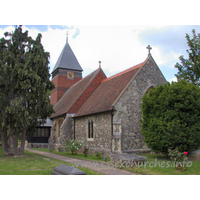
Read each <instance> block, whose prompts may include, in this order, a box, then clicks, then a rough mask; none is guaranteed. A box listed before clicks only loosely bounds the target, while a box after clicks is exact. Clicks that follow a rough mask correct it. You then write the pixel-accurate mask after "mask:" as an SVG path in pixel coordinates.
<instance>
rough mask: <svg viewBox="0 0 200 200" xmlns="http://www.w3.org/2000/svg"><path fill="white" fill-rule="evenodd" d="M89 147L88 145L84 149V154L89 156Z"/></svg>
mask: <svg viewBox="0 0 200 200" xmlns="http://www.w3.org/2000/svg"><path fill="white" fill-rule="evenodd" d="M88 151H89V148H87V147H86V146H85V147H84V150H83V154H84V156H85V157H87V156H88V154H89V152H88Z"/></svg>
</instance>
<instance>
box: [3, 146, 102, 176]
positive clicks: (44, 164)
mask: <svg viewBox="0 0 200 200" xmlns="http://www.w3.org/2000/svg"><path fill="white" fill-rule="evenodd" d="M61 164H65V165H70V166H71V163H66V162H63V161H60V160H56V159H53V158H47V157H45V156H42V155H37V154H34V153H31V152H28V151H24V155H23V156H21V157H13V156H5V155H4V153H3V150H2V147H0V175H50V174H51V172H52V171H53V169H54V168H55V167H57V166H59V165H61ZM77 168H78V169H80V170H82V171H84V172H86V174H87V175H101V174H100V173H98V172H95V171H93V170H90V169H87V168H85V167H77Z"/></svg>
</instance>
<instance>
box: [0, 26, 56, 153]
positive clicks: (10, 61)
mask: <svg viewBox="0 0 200 200" xmlns="http://www.w3.org/2000/svg"><path fill="white" fill-rule="evenodd" d="M4 35H5V37H4V38H1V40H0V132H1V140H2V147H3V151H4V153H5V155H21V154H23V152H24V145H25V138H26V132H27V130H28V128H29V127H34V126H36V125H38V124H41V123H44V122H45V119H46V118H47V117H49V116H50V115H51V114H52V113H53V106H52V105H50V99H49V90H52V89H53V88H54V85H53V83H52V82H51V81H50V80H49V77H50V74H49V67H48V64H49V53H48V52H45V51H44V49H43V46H42V44H41V37H42V35H41V34H38V36H37V38H36V39H35V40H33V39H32V38H31V37H29V36H28V31H26V32H22V27H21V26H19V27H17V28H16V29H15V31H14V32H13V33H8V32H6V33H5V34H4ZM37 119H40V121H38V120H37ZM19 135H21V146H20V147H18V138H19Z"/></svg>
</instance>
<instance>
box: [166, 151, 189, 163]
mask: <svg viewBox="0 0 200 200" xmlns="http://www.w3.org/2000/svg"><path fill="white" fill-rule="evenodd" d="M168 152H169V153H168V156H169V157H170V159H171V160H173V161H177V162H182V161H184V159H185V158H187V154H185V153H184V152H180V151H179V150H178V148H175V149H168ZM186 153H187V152H186Z"/></svg>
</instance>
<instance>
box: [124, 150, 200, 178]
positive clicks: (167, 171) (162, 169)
mask: <svg viewBox="0 0 200 200" xmlns="http://www.w3.org/2000/svg"><path fill="white" fill-rule="evenodd" d="M142 156H146V157H147V160H146V166H144V164H143V166H142V165H140V167H138V166H137V167H135V166H134V167H132V168H126V169H127V170H130V171H132V172H136V173H139V174H149V175H199V174H200V161H192V165H191V167H187V165H185V166H186V170H185V171H182V172H181V171H179V170H177V169H176V168H175V167H174V166H173V164H174V161H172V160H170V159H169V158H168V157H166V156H163V155H152V154H149V153H148V154H143V155H142ZM156 159H157V160H156ZM189 161H190V160H189ZM147 162H149V163H150V162H152V163H151V164H150V165H149V163H147ZM158 162H159V163H160V166H159V164H158ZM162 162H163V165H161V163H162ZM167 162H168V163H167ZM156 163H157V164H156ZM188 164H189V163H188ZM152 166H153V167H152ZM188 166H190V165H188Z"/></svg>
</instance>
